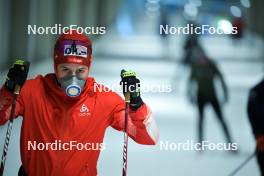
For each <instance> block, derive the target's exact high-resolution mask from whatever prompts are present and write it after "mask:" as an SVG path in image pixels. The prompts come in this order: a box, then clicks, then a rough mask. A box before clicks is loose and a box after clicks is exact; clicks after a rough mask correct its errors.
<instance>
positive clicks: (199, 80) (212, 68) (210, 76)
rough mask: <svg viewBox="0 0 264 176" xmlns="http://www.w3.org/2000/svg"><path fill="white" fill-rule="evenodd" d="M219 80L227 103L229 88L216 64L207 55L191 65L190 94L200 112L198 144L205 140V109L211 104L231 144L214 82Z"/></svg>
mask: <svg viewBox="0 0 264 176" xmlns="http://www.w3.org/2000/svg"><path fill="white" fill-rule="evenodd" d="M216 78H219V79H220V81H221V83H222V87H223V90H224V98H225V102H227V101H228V91H227V86H226V84H225V81H224V78H223V76H222V74H221V72H220V71H219V69H218V68H217V66H216V65H215V63H214V62H213V61H212V60H210V59H208V58H207V57H206V56H205V55H203V57H199V58H197V59H196V60H194V61H193V62H192V64H191V75H190V80H189V88H188V94H189V98H190V100H191V101H192V102H193V103H196V104H197V108H198V112H199V121H198V142H202V141H203V140H204V135H203V132H204V125H203V122H204V108H205V106H206V105H207V104H210V105H211V106H212V107H213V109H214V112H215V113H216V116H217V118H218V120H219V122H220V124H221V126H222V128H223V131H224V134H225V137H226V141H227V142H228V143H231V142H232V140H231V136H230V133H229V131H228V128H227V125H226V122H225V121H224V117H223V113H222V110H221V106H220V104H219V101H218V98H217V95H216V90H215V85H214V80H215V79H216Z"/></svg>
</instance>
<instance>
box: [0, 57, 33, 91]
mask: <svg viewBox="0 0 264 176" xmlns="http://www.w3.org/2000/svg"><path fill="white" fill-rule="evenodd" d="M28 70H29V62H27V61H23V60H17V61H16V62H15V63H14V65H13V67H12V68H10V69H9V71H8V74H7V78H6V82H5V87H6V88H7V90H9V91H10V92H12V93H13V92H14V91H15V86H16V85H18V86H20V87H22V86H23V85H24V83H25V81H26V80H27V75H28Z"/></svg>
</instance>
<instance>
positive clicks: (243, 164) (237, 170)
mask: <svg viewBox="0 0 264 176" xmlns="http://www.w3.org/2000/svg"><path fill="white" fill-rule="evenodd" d="M255 155H256V151H254V152H253V153H252V154H251V155H249V156H248V157H247V158H246V160H245V161H244V162H243V163H241V164H240V165H239V166H238V167H236V169H234V171H233V172H231V173H230V174H229V175H228V176H234V175H236V174H237V173H238V172H239V171H240V170H241V169H242V168H243V167H244V166H245V165H246V164H247V163H248V162H249V161H250V160H251V159H252V158H254V156H255Z"/></svg>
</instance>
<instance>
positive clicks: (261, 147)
mask: <svg viewBox="0 0 264 176" xmlns="http://www.w3.org/2000/svg"><path fill="white" fill-rule="evenodd" d="M256 141H257V151H259V152H264V136H263V135H260V136H257V139H256Z"/></svg>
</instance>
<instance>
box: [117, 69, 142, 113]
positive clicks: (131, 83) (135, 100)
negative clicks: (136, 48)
mask: <svg viewBox="0 0 264 176" xmlns="http://www.w3.org/2000/svg"><path fill="white" fill-rule="evenodd" d="M120 84H121V85H122V88H123V93H124V94H125V93H126V92H130V108H131V109H132V110H133V111H136V110H137V109H138V108H140V107H141V106H142V105H143V104H144V102H143V101H142V99H141V97H140V81H139V79H137V77H136V73H135V72H134V71H126V70H122V71H121V82H120Z"/></svg>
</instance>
